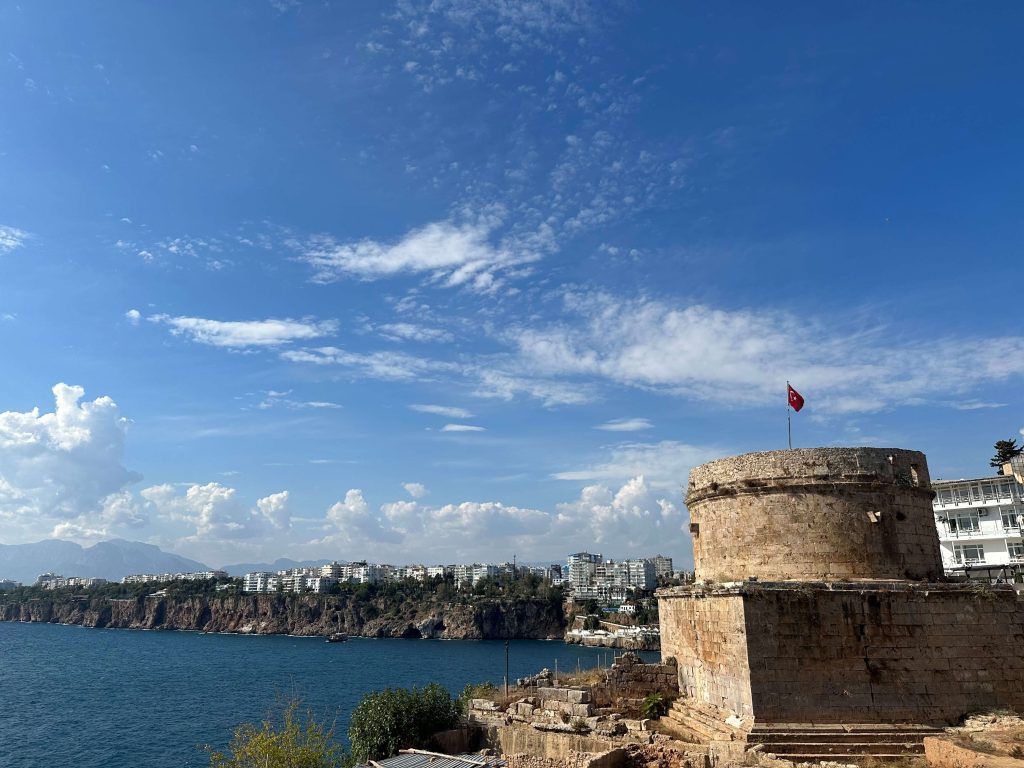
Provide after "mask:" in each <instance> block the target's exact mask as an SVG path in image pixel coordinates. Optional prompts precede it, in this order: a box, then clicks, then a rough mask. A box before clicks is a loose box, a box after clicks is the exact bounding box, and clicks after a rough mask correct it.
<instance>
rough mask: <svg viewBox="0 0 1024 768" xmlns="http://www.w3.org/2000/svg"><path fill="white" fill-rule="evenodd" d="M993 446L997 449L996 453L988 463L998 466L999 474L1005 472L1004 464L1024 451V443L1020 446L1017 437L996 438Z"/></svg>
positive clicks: (991, 465)
mask: <svg viewBox="0 0 1024 768" xmlns="http://www.w3.org/2000/svg"><path fill="white" fill-rule="evenodd" d="M992 447H993V448H995V449H996V455H995V456H993V457H992V459H991V460H990V461H989V463H988V465H989V466H990V467H995V468H996V474H997V475H1001V474H1003V464H1006V463H1007V462H1008V461H1010V459H1015V458H1016V457H1018V456H1020V455H1021V454H1022V453H1024V445H1021V446H1018V445H1017V440H1016V439H1013V440H996V443H995V445H994V446H992Z"/></svg>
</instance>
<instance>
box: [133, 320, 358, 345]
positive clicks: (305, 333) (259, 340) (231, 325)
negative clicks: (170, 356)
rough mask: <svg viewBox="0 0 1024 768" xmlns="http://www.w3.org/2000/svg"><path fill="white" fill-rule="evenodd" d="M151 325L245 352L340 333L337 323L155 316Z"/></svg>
mask: <svg viewBox="0 0 1024 768" xmlns="http://www.w3.org/2000/svg"><path fill="white" fill-rule="evenodd" d="M147 320H149V321H150V322H152V323H161V324H163V325H167V326H170V328H171V333H172V334H174V335H175V336H186V337H187V338H189V339H191V340H192V341H195V342H197V343H199V344H209V345H210V346H214V347H227V348H232V349H244V348H247V347H277V346H281V345H282V344H288V343H290V342H293V341H304V340H307V339H315V338H318V337H322V336H329V335H331V334H333V333H335V332H336V331H337V330H338V323H337V321H336V320H322V321H316V320H312V319H304V320H292V319H290V318H285V319H282V320H277V319H269V320H247V321H224V320H208V319H206V318H202V317H171V316H169V315H152V316H150V317H148V318H147Z"/></svg>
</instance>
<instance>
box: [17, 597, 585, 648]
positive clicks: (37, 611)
mask: <svg viewBox="0 0 1024 768" xmlns="http://www.w3.org/2000/svg"><path fill="white" fill-rule="evenodd" d="M0 620H2V621H34V622H48V623H55V624H79V625H81V626H85V627H114V628H117V629H184V630H196V631H201V632H237V633H242V634H259V635H275V634H289V635H328V634H330V633H332V632H345V633H347V634H349V635H356V636H363V637H411V638H419V637H423V638H442V639H449V640H487V639H559V638H561V637H562V635H563V633H564V631H565V617H564V615H563V613H562V610H561V606H560V605H558V604H557V603H555V604H552V603H550V602H548V601H541V600H492V599H477V600H473V601H471V602H466V603H448V602H431V603H419V604H413V603H411V602H406V603H403V604H401V605H399V606H395V605H384V604H383V601H380V600H377V601H362V602H360V601H355V600H353V599H351V598H350V597H347V596H328V595H224V596H221V595H218V596H215V597H214V596H200V597H189V598H168V597H140V598H138V599H129V600H115V599H108V598H99V597H94V598H84V597H80V598H57V599H53V600H50V599H37V600H29V601H27V602H23V603H15V602H11V603H2V604H0Z"/></svg>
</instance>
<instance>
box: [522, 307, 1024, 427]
mask: <svg viewBox="0 0 1024 768" xmlns="http://www.w3.org/2000/svg"><path fill="white" fill-rule="evenodd" d="M565 309H566V316H565V318H564V319H563V321H562V322H558V323H550V324H547V325H537V326H534V327H520V328H518V329H514V330H513V331H511V332H510V333H509V334H508V338H509V339H510V341H511V342H512V343H514V344H515V345H516V347H517V348H518V354H519V363H520V366H519V367H520V370H522V371H524V373H525V374H528V375H536V376H544V377H548V378H554V379H564V378H566V377H576V378H583V379H584V380H588V379H589V380H593V381H600V380H603V381H606V382H611V383H615V384H620V385H621V384H624V385H628V386H634V387H640V388H644V389H651V390H655V391H661V392H663V393H665V394H669V395H673V396H679V397H685V398H688V399H693V400H710V401H717V402H720V403H723V404H728V405H741V406H751V405H757V406H761V405H767V404H769V403H772V402H775V401H778V400H779V398H780V397H781V396H782V395H780V394H779V393H780V392H781V393H783V394H784V392H785V382H786V380H787V379H791V380H793V381H794V382H796V383H797V384H798V385H799V386H800V391H801V393H803V394H804V395H805V397H808V405H809V406H810V407H811V409H812V410H820V411H821V412H822V413H833V414H836V413H847V412H872V411H879V410H882V409H885V408H887V407H891V406H893V405H896V404H908V405H919V404H932V405H947V404H949V402H950V400H949V396H950V394H960V393H962V394H968V393H970V391H971V390H972V389H973V388H974V387H976V386H978V385H980V384H983V383H989V382H999V381H1006V380H1008V379H1011V378H1019V377H1021V376H1024V337H1021V336H1003V337H992V338H957V337H949V338H945V339H938V340H936V339H931V338H929V339H922V340H917V341H914V340H909V341H900V342H893V341H891V340H890V339H889V335H888V333H887V332H886V329H885V328H883V327H871V328H860V327H854V328H846V327H843V326H842V325H841V324H839V323H838V322H837V321H835V320H833V319H821V318H813V317H800V318H797V317H795V316H793V315H791V314H788V313H785V312H775V311H769V310H754V309H751V310H721V309H716V308H713V307H710V306H706V305H700V304H691V305H686V304H683V305H675V304H669V303H666V302H662V301H658V300H654V299H647V298H640V299H623V298H620V297H615V296H612V295H609V294H595V293H586V294H576V293H570V294H567V295H566V296H565Z"/></svg>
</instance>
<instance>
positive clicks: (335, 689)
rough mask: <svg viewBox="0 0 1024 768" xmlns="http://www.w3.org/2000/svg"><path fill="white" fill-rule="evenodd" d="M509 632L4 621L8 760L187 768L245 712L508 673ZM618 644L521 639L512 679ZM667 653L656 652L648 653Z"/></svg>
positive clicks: (0, 755) (9, 767)
mask: <svg viewBox="0 0 1024 768" xmlns="http://www.w3.org/2000/svg"><path fill="white" fill-rule="evenodd" d="M504 646H505V644H504V642H502V641H439V640H365V639H360V638H356V639H352V640H349V641H348V642H346V643H337V644H328V643H325V642H323V640H322V639H318V638H298V637H279V636H263V637H249V636H241V635H212V634H211V635H203V634H198V633H195V632H142V631H133V630H115V629H84V628H82V627H74V626H61V625H56V624H14V623H7V622H0V767H2V768H15V767H16V768H28V767H29V766H32V767H35V766H47V768H50V767H56V766H75V767H76V768H101V767H102V768H135V767H136V766H139V767H142V766H155V767H159V768H185V767H187V766H203V765H207V764H208V760H207V758H206V755H205V753H204V752H203V751H202V749H201V745H203V744H212V745H213V746H215V747H222V746H224V745H225V744H226V743H227V742H228V740H229V739H230V737H231V731H232V729H233V728H234V727H235V726H236V725H238V724H239V723H241V722H246V721H249V722H256V721H259V720H261V719H262V718H264V717H265V716H266V715H267V714H268V713H271V712H279V711H280V709H281V706H280V703H281V702H282V701H284V700H287V699H289V698H292V697H297V698H299V699H301V701H302V702H303V704H304V705H306V706H308V707H309V708H311V709H312V710H313V712H314V713H315V714H316V716H317V717H318V718H320V719H321V720H326V721H328V722H330V721H334V720H336V722H337V731H338V733H339V734H340V735H341V736H342V737H343V736H344V733H345V731H346V730H347V728H348V714H349V712H351V710H352V708H353V707H354V706H355V705H356V703H358V701H359V699H360V697H361V696H362V695H363V694H364V693H366V692H367V691H373V690H378V689H381V688H385V687H388V686H392V687H394V686H404V687H408V686H412V685H416V686H422V685H426V684H427V683H430V682H438V683H441V684H442V685H444V686H445V687H447V688H448V689H449V690H451V691H452V692H453V693H458V692H459V691H460V690H461V689H462V687H463V686H464V685H465V684H466V683H468V682H479V681H483V680H489V681H491V682H493V683H495V684H500V683H501V681H502V678H503V676H504V673H505V647H504ZM610 655H611V651H605V650H601V649H595V648H584V647H582V646H577V645H565V644H563V643H561V642H544V641H533V640H514V641H512V642H511V643H510V653H509V657H510V669H511V677H512V678H513V679H515V678H516V677H522V676H524V675H528V674H532V673H534V672H537V671H539V670H540V669H541V668H543V667H548V668H554V665H555V660H556V659H557V661H558V668H559V670H570V669H571V670H575V669H576V667H577V665H579V666H581V667H583V668H589V667H593V666H596V665H598V664H600V663H607V661H608V660H610ZM643 655H645V656H648V657H650V658H652V659H653V658H656V657H657V654H643Z"/></svg>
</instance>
